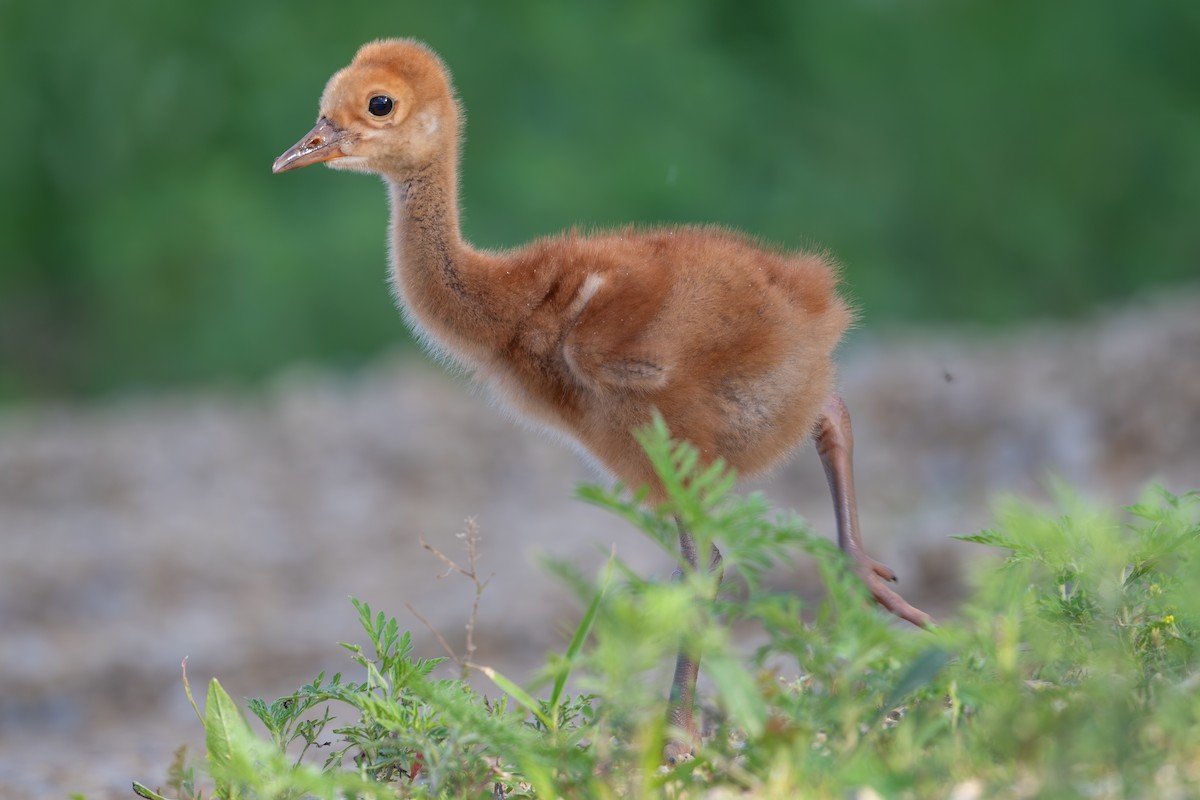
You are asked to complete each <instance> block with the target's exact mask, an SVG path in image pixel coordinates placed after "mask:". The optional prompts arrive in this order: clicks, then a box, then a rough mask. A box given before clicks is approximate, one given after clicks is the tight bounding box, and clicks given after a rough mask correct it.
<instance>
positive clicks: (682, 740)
mask: <svg viewBox="0 0 1200 800" xmlns="http://www.w3.org/2000/svg"><path fill="white" fill-rule="evenodd" d="M679 553H680V555H681V556H682V557H683V562H684V564H685V565H686V567H687V572H689V573H690V572H695V571H696V570H697V569H698V566H699V565H698V561H697V558H696V542H695V540H694V539H693V538H692V534H691V533H689V532H688V530H687V529H686V528H684V527H683V524H682V523H680V524H679ZM708 573H709V574H710V575H716V581H714V585H713V593H714V598H713V599H714V600H715V599H716V597H715V594H716V591H717V589H718V588H720V585H721V579H722V578H723V577H724V575H725V569H724V567H722V566H721V551H720V550H718V549H717V546H716V545H715V544H714V545H713V546H712V553H711V555H710V557H709V562H708ZM684 575H685V572H684V570H683V569H677V570H675V574H674V575H673V576H672V577H673V578H674V579H675V580H681V579H683V577H684ZM685 636H686V632H685ZM699 674H700V651H699V650H698V649H697V648H696V646H695V645H694V643H690V642H687V641H685V642H684V643H683V645H682V646H681V647H680V649H679V657H678V658H677V659H676V661H675V678H674V680H672V681H671V697H670V700H668V701H667V744H666V746H665V747H664V748H663V759H664V760H665V761H666V762H667V763H668V764H675V763H676V762H678V761H679V760H680V759H681V758H684V757H686V756H688V755H690V754H691V753H692V752H693V751H694V750H695V749H696V743H697V742H698V741H699V738H700V731H699V730H698V726H697V725H696V720H695V704H696V678H697V677H698V676H699Z"/></svg>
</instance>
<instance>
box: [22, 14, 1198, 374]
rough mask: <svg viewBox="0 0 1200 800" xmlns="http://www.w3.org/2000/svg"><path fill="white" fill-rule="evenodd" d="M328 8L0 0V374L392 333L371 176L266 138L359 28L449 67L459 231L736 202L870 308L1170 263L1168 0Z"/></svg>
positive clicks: (308, 95)
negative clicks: (413, 44) (306, 164)
mask: <svg viewBox="0 0 1200 800" xmlns="http://www.w3.org/2000/svg"><path fill="white" fill-rule="evenodd" d="M338 8H339V11H338V13H337V14H330V13H329V10H328V5H327V4H325V3H319V2H316V0H293V2H289V3H287V4H280V3H254V4H247V3H240V2H233V1H232V0H214V1H213V2H209V3H151V2H147V0H117V2H115V3H109V4H104V5H99V4H89V3H85V2H82V0H64V2H59V3H34V2H7V3H0V96H3V98H4V100H5V103H4V107H5V108H6V109H10V114H11V115H12V116H13V119H14V120H15V121H14V122H13V124H12V126H11V129H10V137H11V140H12V142H13V151H12V156H13V157H10V158H6V159H3V160H0V185H3V186H4V187H5V198H6V205H5V213H3V214H0V397H9V398H11V397H20V396H26V395H29V394H34V393H47V392H71V391H82V390H87V391H96V390H104V389H109V388H112V387H120V386H129V385H135V386H138V385H155V384H161V383H169V382H180V381H194V380H197V379H210V380H211V379H213V378H220V377H223V376H227V375H231V376H248V375H249V376H252V375H261V374H264V373H266V372H268V371H270V370H271V369H272V368H274V367H275V366H276V365H278V364H279V363H281V362H286V361H292V360H296V359H301V358H303V359H322V360H325V361H332V362H337V363H353V362H355V361H359V360H361V359H362V358H363V357H364V356H366V355H368V354H370V353H373V352H377V351H378V350H379V349H380V348H382V347H385V346H387V345H388V344H390V343H392V342H395V341H397V340H400V339H402V338H403V337H404V333H403V330H402V327H401V324H400V322H399V319H398V317H397V315H396V314H395V312H394V310H393V309H392V308H391V301H390V297H389V294H388V292H387V291H386V288H385V283H384V279H383V274H384V262H385V245H384V225H385V214H386V209H385V203H384V200H383V195H382V192H381V191H380V189H379V186H378V185H377V183H376V182H374V181H370V180H366V179H362V178H357V179H356V178H355V177H351V176H345V175H340V176H334V175H330V174H325V173H323V172H322V171H319V170H315V169H314V170H304V171H301V172H299V173H296V174H289V175H287V176H272V175H270V174H269V169H268V166H269V164H270V163H271V161H272V159H273V158H274V157H275V156H276V155H278V154H279V153H280V152H282V151H283V149H284V148H286V147H287V146H289V145H290V144H292V143H293V142H294V141H296V140H297V139H298V138H299V137H300V136H301V135H302V134H303V133H304V132H305V131H307V130H308V127H309V125H310V124H311V122H312V121H313V117H314V112H315V108H316V103H317V98H318V96H319V94H320V91H321V89H322V87H323V85H324V82H325V80H326V79H327V78H328V76H329V75H330V74H331V73H332V72H333V70H335V69H337V68H339V67H341V66H343V65H344V64H345V63H346V62H347V61H348V60H349V58H350V57H351V55H352V53H353V52H354V50H355V48H356V47H357V46H358V45H360V44H361V43H363V42H365V41H367V40H369V39H372V38H376V37H379V36H405V35H407V36H417V37H420V38H423V39H426V40H428V41H429V42H431V43H432V44H433V45H434V46H435V47H436V48H437V49H438V50H439V51H440V52H441V53H442V54H443V55H444V56H445V58H446V60H447V62H448V63H449V64H450V65H451V67H452V68H453V71H454V73H455V76H456V79H457V85H458V87H459V90H460V92H461V94H462V99H463V101H464V104H465V107H466V109H467V110H468V113H469V126H468V131H467V139H466V150H465V159H466V162H465V168H464V171H463V187H462V188H463V200H464V203H465V206H466V209H467V214H466V216H465V220H464V224H465V227H466V233H467V235H468V238H470V239H471V240H472V241H475V242H477V243H478V244H480V245H481V246H485V247H501V246H509V245H513V244H517V243H520V242H523V241H525V240H527V239H529V238H530V237H533V236H538V235H544V234H548V233H552V232H554V231H558V230H561V229H563V228H565V227H568V226H571V225H580V226H582V227H584V228H585V229H586V228H591V227H594V226H605V227H607V226H612V225H618V224H624V223H627V222H640V223H655V222H672V221H689V222H705V221H710V222H717V223H722V224H726V225H732V226H734V227H738V228H741V229H744V230H746V231H748V232H750V233H752V234H754V235H759V236H762V237H764V238H767V239H770V240H772V241H777V242H779V243H781V244H783V245H785V246H789V247H811V246H816V247H827V248H829V250H830V251H831V252H832V253H833V254H834V255H835V256H836V257H837V259H838V260H839V261H840V262H842V263H843V264H845V271H844V275H845V278H846V280H847V282H848V284H849V289H850V291H851V293H852V294H853V295H854V297H855V298H856V299H857V300H858V301H859V302H860V304H861V306H862V307H863V310H864V312H865V319H866V320H867V321H868V322H869V323H870V324H872V325H876V324H879V323H880V322H884V321H895V320H912V319H959V320H969V321H972V322H976V321H983V322H991V323H996V322H1003V321H1007V320H1014V319H1022V318H1025V317H1028V316H1033V315H1036V316H1042V315H1047V314H1071V313H1079V312H1081V311H1083V310H1085V309H1087V308H1089V307H1091V306H1092V305H1093V304H1095V303H1096V302H1098V301H1102V300H1107V299H1111V298H1116V297H1121V296H1123V295H1125V294H1127V293H1129V292H1131V291H1132V290H1134V289H1135V288H1137V287H1140V286H1144V285H1147V284H1160V283H1163V282H1168V281H1180V280H1194V278H1195V263H1196V253H1197V252H1198V248H1200V239H1198V237H1200V226H1197V225H1195V224H1194V221H1195V219H1196V216H1197V210H1198V209H1200V188H1198V187H1200V100H1198V98H1200V93H1198V92H1197V91H1196V87H1197V81H1198V80H1200V62H1198V61H1197V59H1195V58H1194V57H1193V56H1192V50H1193V48H1194V43H1195V42H1196V41H1197V39H1198V38H1200V6H1198V5H1197V4H1196V3H1194V2H1192V0H1162V1H1160V2H1149V3H1131V2H1127V0H1058V2H1053V3H1046V2H1042V0H1009V2H982V1H981V0H930V1H929V2H921V3H911V2H910V3H879V2H868V0H848V1H847V2H840V3H796V2H786V0H744V1H743V2H739V3H729V2H722V1H721V0H666V1H665V2H656V3H633V2H628V1H626V2H619V3H615V4H587V3H555V4H547V3H545V2H540V0H512V1H511V2H506V3H486V2H480V1H479V0H463V1H462V2H455V3H443V4H431V3H424V2H416V0H397V1H396V2H393V3H388V4H386V5H383V6H381V5H380V4H379V3H377V2H364V0H350V1H349V2H346V3H343V4H340V5H339V7H338ZM217 321H219V323H218V322H217Z"/></svg>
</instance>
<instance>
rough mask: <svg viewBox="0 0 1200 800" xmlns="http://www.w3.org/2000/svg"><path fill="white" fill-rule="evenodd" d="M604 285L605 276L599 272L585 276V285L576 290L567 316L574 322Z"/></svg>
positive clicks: (568, 307)
mask: <svg viewBox="0 0 1200 800" xmlns="http://www.w3.org/2000/svg"><path fill="white" fill-rule="evenodd" d="M603 285H604V276H603V275H600V274H598V273H595V272H592V273H590V274H589V275H588V276H587V277H586V278H584V279H583V285H582V286H580V287H579V291H578V292H576V294H575V298H574V299H573V300H572V301H571V305H569V306H567V312H566V318H567V319H569V320H571V321H572V322H574V321H575V320H576V319H577V318H578V317H579V315H580V314H582V313H583V309H584V308H586V307H587V304H588V303H589V302H590V301H591V299H592V298H593V297H595V296H596V292H598V291H600V287H601V286H603Z"/></svg>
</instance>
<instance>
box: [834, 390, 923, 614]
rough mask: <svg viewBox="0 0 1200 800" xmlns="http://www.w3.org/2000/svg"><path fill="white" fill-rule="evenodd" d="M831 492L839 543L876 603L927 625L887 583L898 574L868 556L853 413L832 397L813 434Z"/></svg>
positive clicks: (915, 609)
mask: <svg viewBox="0 0 1200 800" xmlns="http://www.w3.org/2000/svg"><path fill="white" fill-rule="evenodd" d="M813 438H814V440H815V441H816V445H817V453H818V455H820V456H821V464H822V466H824V467H825V477H826V479H827V480H828V481H829V492H830V494H832V495H833V506H834V513H835V514H836V515H837V529H838V546H839V547H841V548H842V550H843V551H845V553H846V554H847V555H848V556H850V558H851V559H852V560H853V562H854V570H855V572H857V573H858V575H859V577H860V578H862V580H863V582H864V583H866V584H867V588H868V589H870V590H871V595H872V596H873V597H874V598H875V602H877V603H879V605H881V606H883V607H884V608H886V609H887V610H888V611H890V612H892V613H893V614H895V615H896V616H898V617H900V618H901V619H904V620H907V621H909V622H911V623H912V624H914V625H918V626H920V627H925V626H927V625H929V624H930V623H931V622H932V621H933V620H932V618H930V616H929V615H928V614H926V613H925V612H924V611H921V610H920V609H918V608H915V607H914V606H912V605H910V604H909V603H908V601H906V600H905V599H904V598H903V597H901V596H900V595H899V594H898V593H897V592H896V591H895V590H893V589H892V588H891V587H890V586H888V585H887V583H886V582H889V581H895V580H896V574H895V573H894V572H892V571H891V570H890V569H888V568H887V567H886V566H884V565H883V564H880V563H879V562H878V561H876V560H875V559H873V558H871V557H870V556H868V555H867V553H866V550H864V549H863V544H862V537H861V535H860V534H859V530H858V505H857V503H856V502H855V499H854V465H853V461H854V434H853V432H852V431H851V429H850V412H849V411H847V410H846V404H845V403H844V402H842V398H841V397H839V396H837V395H836V394H835V395H832V396H830V398H829V400H827V401H826V403H825V407H824V408H823V409H822V410H821V416H820V417H819V418H818V419H817V426H816V430H815V432H814V434H813Z"/></svg>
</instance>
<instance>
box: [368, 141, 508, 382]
mask: <svg viewBox="0 0 1200 800" xmlns="http://www.w3.org/2000/svg"><path fill="white" fill-rule="evenodd" d="M456 166H457V165H456V163H455V156H454V154H453V153H451V154H449V155H448V156H441V157H436V158H434V159H433V160H431V161H430V162H429V163H428V164H426V165H424V166H422V167H420V168H418V169H417V170H415V171H413V172H411V173H409V174H407V175H405V176H404V177H402V178H400V177H393V176H387V184H388V191H389V194H390V197H391V203H392V220H391V226H392V230H391V234H392V268H393V270H394V278H395V282H396V289H397V293H398V295H399V297H400V299H401V301H402V302H403V304H404V306H405V308H406V310H407V313H408V315H409V317H410V321H411V322H413V323H415V324H416V326H417V327H418V328H419V331H418V333H422V332H423V333H425V334H427V335H428V337H429V338H430V339H432V340H433V342H434V343H435V344H437V345H440V346H441V348H443V349H445V350H446V351H448V352H449V353H450V354H451V355H453V356H456V357H457V358H458V359H459V360H461V361H465V362H467V363H468V364H469V365H474V364H478V363H479V362H480V360H481V359H482V358H484V357H486V355H487V354H488V353H489V352H491V351H492V350H493V349H494V347H495V343H496V342H497V340H498V337H500V336H501V335H502V329H503V328H505V327H507V326H506V325H505V321H504V320H502V319H501V318H500V316H499V315H498V313H497V311H498V309H497V304H496V303H495V302H494V301H493V300H492V299H491V297H490V295H491V294H492V290H491V285H492V280H491V274H492V272H493V268H492V267H493V264H492V262H493V260H494V259H493V258H491V257H489V256H487V255H485V254H483V253H480V252H478V251H476V250H475V249H473V248H472V247H471V246H470V245H468V244H467V243H466V242H464V241H463V238H462V233H461V232H460V230H459V215H458V197H457V190H458V183H457V175H456Z"/></svg>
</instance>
